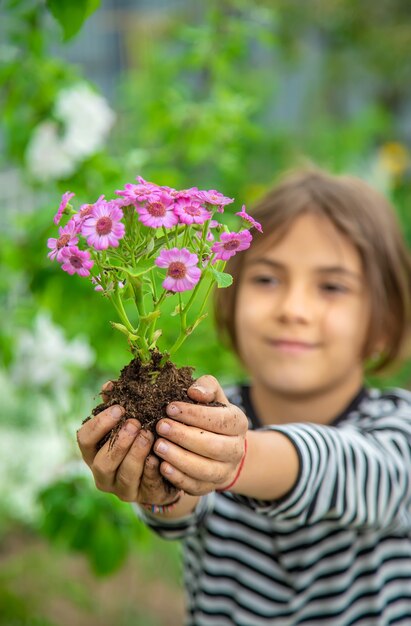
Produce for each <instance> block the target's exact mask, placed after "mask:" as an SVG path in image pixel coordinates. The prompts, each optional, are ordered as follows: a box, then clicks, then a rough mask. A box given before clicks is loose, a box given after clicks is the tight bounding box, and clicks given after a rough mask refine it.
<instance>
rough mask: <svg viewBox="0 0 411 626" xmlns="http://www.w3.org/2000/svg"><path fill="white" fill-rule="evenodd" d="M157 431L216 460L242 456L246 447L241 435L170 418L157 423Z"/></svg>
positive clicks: (187, 447)
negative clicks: (224, 432)
mask: <svg viewBox="0 0 411 626" xmlns="http://www.w3.org/2000/svg"><path fill="white" fill-rule="evenodd" d="M157 433H158V434H159V435H162V436H163V437H165V438H166V439H167V440H168V441H172V442H173V443H175V444H177V445H179V446H180V447H182V448H184V449H185V450H189V451H190V452H194V453H195V454H199V455H201V456H204V457H206V458H209V459H213V460H215V461H227V459H228V458H231V457H234V458H236V457H237V456H238V457H240V458H241V455H242V450H243V447H244V444H243V439H242V438H240V437H232V436H228V435H217V434H216V433H214V432H210V431H208V430H205V429H203V428H196V427H195V426H186V425H185V424H180V423H179V422H176V421H174V420H169V419H161V420H160V421H159V422H158V423H157Z"/></svg>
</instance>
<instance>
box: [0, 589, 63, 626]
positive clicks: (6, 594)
mask: <svg viewBox="0 0 411 626" xmlns="http://www.w3.org/2000/svg"><path fill="white" fill-rule="evenodd" d="M0 626H56V624H55V623H54V622H50V621H49V620H48V619H45V618H44V617H41V616H39V615H37V616H36V615H34V614H33V607H32V606H30V605H29V603H28V602H27V601H26V600H25V598H24V597H21V596H20V595H17V594H15V593H13V592H12V591H10V590H8V589H7V588H4V587H3V586H1V587H0Z"/></svg>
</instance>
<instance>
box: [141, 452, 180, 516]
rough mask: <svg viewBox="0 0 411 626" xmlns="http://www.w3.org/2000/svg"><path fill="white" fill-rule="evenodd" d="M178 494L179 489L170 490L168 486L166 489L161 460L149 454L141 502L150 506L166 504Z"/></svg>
mask: <svg viewBox="0 0 411 626" xmlns="http://www.w3.org/2000/svg"><path fill="white" fill-rule="evenodd" d="M169 484H170V483H169ZM177 493H178V490H177V488H173V489H170V487H169V486H168V487H167V489H166V487H165V484H164V479H163V476H162V475H161V474H160V460H159V459H158V457H156V456H155V455H154V454H149V456H148V457H147V458H146V462H145V465H144V472H143V476H142V479H141V485H140V493H139V500H140V501H141V502H145V503H149V504H164V502H171V501H172V500H174V498H175V496H176V495H177Z"/></svg>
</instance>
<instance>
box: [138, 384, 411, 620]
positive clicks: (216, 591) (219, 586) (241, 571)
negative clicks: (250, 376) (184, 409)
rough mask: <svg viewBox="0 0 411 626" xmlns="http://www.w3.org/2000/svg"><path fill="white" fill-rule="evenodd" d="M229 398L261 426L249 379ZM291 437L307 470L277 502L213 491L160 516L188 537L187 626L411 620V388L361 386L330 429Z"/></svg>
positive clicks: (164, 530)
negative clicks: (176, 515) (177, 514)
mask: <svg viewBox="0 0 411 626" xmlns="http://www.w3.org/2000/svg"><path fill="white" fill-rule="evenodd" d="M229 397H230V401H231V402H233V403H235V404H237V405H239V406H240V407H241V408H243V410H244V411H245V413H246V414H247V415H248V416H249V420H250V428H260V426H259V424H258V422H257V419H256V416H255V414H254V412H253V408H252V406H251V402H250V397H249V392H248V389H247V388H246V387H243V388H236V389H233V390H231V392H230V394H229ZM269 428H270V429H272V430H279V431H281V432H283V433H284V434H286V435H287V436H288V437H289V438H290V440H291V441H292V442H293V443H294V445H295V447H296V449H297V451H298V454H299V457H300V461H301V463H300V474H299V478H298V481H297V483H296V485H295V486H294V488H293V489H292V491H291V492H290V493H289V494H287V496H286V497H284V498H283V499H282V500H281V501H276V502H267V501H259V500H253V499H250V498H246V497H242V496H236V495H233V494H230V493H223V494H219V493H213V494H209V495H208V496H205V497H203V498H202V499H201V501H200V503H199V505H198V507H197V509H196V511H195V513H194V514H192V515H190V516H187V517H185V518H183V519H180V520H162V519H159V518H158V517H157V518H155V517H154V516H152V515H150V514H149V513H147V512H146V511H143V510H140V509H138V507H137V510H138V514H139V516H140V517H141V518H142V519H143V520H144V521H145V522H146V523H147V524H148V525H149V526H150V527H151V528H152V529H153V530H154V531H155V532H157V533H158V534H159V535H161V536H162V537H164V538H166V539H182V540H183V545H184V578H185V587H186V592H187V621H186V624H187V626H209V625H212V626H232V625H235V626H260V625H263V624H264V625H266V624H275V625H278V626H299V625H302V624H304V625H309V626H318V625H327V626H328V625H329V626H349V625H353V624H356V625H357V624H358V625H361V626H389V625H390V626H391V625H394V624H401V625H402V626H411V393H409V392H406V391H403V390H398V389H395V390H391V391H389V392H380V391H378V390H374V389H373V390H365V389H362V390H361V392H360V393H359V394H358V395H357V397H356V398H355V399H354V400H353V402H352V403H351V404H350V406H349V407H348V408H347V409H346V411H344V413H343V414H342V415H340V416H339V417H338V418H337V419H336V420H335V421H334V422H333V424H332V425H328V426H322V425H315V424H312V423H301V424H300V423H299V424H289V425H287V426H282V427H277V426H272V427H271V426H270V427H269Z"/></svg>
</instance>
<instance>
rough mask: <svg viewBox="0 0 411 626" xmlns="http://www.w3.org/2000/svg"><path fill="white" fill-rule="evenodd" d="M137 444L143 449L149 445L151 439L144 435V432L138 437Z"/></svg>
mask: <svg viewBox="0 0 411 626" xmlns="http://www.w3.org/2000/svg"><path fill="white" fill-rule="evenodd" d="M137 443H138V445H139V446H140V447H141V448H145V447H146V446H147V445H148V443H149V439H148V437H147V435H145V434H143V433H142V432H140V433H139V435H138V437H137Z"/></svg>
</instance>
